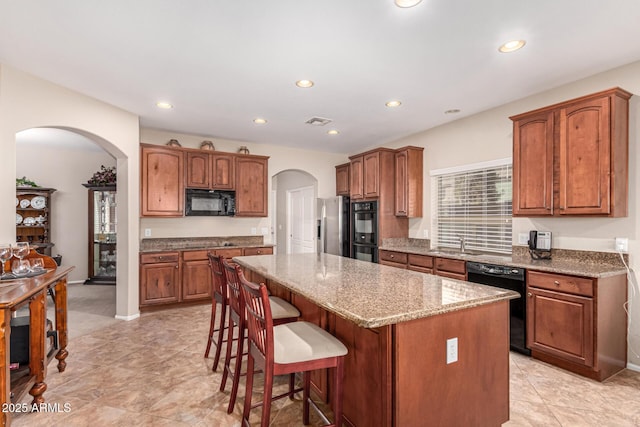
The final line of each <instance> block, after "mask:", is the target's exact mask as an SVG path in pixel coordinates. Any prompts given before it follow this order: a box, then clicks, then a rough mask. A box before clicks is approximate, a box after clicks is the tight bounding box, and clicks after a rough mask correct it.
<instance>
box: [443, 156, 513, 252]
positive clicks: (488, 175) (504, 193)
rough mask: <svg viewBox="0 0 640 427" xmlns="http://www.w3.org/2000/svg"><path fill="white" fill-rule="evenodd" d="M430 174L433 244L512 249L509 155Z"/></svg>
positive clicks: (455, 246) (495, 249)
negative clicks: (505, 157)
mask: <svg viewBox="0 0 640 427" xmlns="http://www.w3.org/2000/svg"><path fill="white" fill-rule="evenodd" d="M431 176H432V179H431V185H432V189H431V194H432V204H431V206H432V209H433V213H432V218H433V226H432V230H434V235H433V240H434V241H435V242H434V243H435V246H438V247H450V248H458V247H460V238H464V241H465V247H466V248H467V249H475V250H481V251H486V252H497V253H511V242H512V240H511V176H512V167H511V159H503V160H497V161H493V162H486V163H481V164H474V165H469V166H466V167H464V168H450V169H441V170H437V171H432V172H431Z"/></svg>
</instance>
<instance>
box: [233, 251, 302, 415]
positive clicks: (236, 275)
mask: <svg viewBox="0 0 640 427" xmlns="http://www.w3.org/2000/svg"><path fill="white" fill-rule="evenodd" d="M222 265H223V266H224V272H225V276H226V278H227V290H228V291H229V325H228V331H229V332H228V333H229V339H228V342H227V353H226V359H225V361H224V370H223V372H222V381H221V382H220V391H224V389H225V386H226V384H227V377H228V376H231V380H232V385H231V395H230V396H229V407H228V408H227V412H228V413H229V414H230V413H232V412H233V407H234V406H235V404H236V397H237V395H238V384H239V383H240V375H241V372H242V359H243V356H244V355H246V354H247V353H243V351H244V339H245V337H246V335H245V329H246V327H247V324H246V317H245V316H246V311H245V305H244V300H243V298H242V293H241V291H240V280H241V279H244V276H243V274H242V270H241V269H240V266H238V265H236V264H234V263H230V262H228V261H227V260H226V259H223V260H222ZM268 299H269V300H270V302H271V306H272V307H273V319H274V320H273V321H274V322H277V323H287V322H295V321H296V320H298V317H300V311H298V309H297V308H296V307H294V306H293V305H291V304H289V303H288V302H286V301H285V300H283V299H282V298H278V297H268ZM235 327H237V328H238V335H237V336H235V334H234V332H233V331H234V329H235ZM234 342H236V343H237V344H236V351H235V354H232V347H233V343H234ZM231 359H235V365H234V368H233V369H232V368H231ZM293 381H294V379H293V377H291V379H290V381H289V382H290V388H291V389H293Z"/></svg>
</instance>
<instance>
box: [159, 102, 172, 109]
mask: <svg viewBox="0 0 640 427" xmlns="http://www.w3.org/2000/svg"><path fill="white" fill-rule="evenodd" d="M156 106H157V107H158V108H164V109H170V108H173V105H171V104H170V103H168V102H165V101H159V102H157V103H156Z"/></svg>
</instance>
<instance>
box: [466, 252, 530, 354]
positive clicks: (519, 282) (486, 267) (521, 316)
mask: <svg viewBox="0 0 640 427" xmlns="http://www.w3.org/2000/svg"><path fill="white" fill-rule="evenodd" d="M467 280H468V281H469V282H473V283H480V284H482V285H489V286H495V287H496V288H502V289H508V290H510V291H515V292H517V293H519V294H520V298H516V299H512V300H509V308H510V310H509V312H510V316H509V318H510V322H509V326H510V328H509V330H510V334H511V350H513V351H517V352H518V353H522V354H526V355H528V356H530V355H531V350H529V349H528V348H527V345H526V344H527V341H526V338H527V299H526V298H525V295H526V284H525V269H524V268H517V267H506V266H503V265H493V264H484V263H481V262H473V261H467Z"/></svg>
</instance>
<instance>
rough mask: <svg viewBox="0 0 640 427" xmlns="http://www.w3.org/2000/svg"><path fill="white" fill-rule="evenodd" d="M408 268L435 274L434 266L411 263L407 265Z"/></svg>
mask: <svg viewBox="0 0 640 427" xmlns="http://www.w3.org/2000/svg"><path fill="white" fill-rule="evenodd" d="M407 270H411V271H419V272H420V273H427V274H433V268H427V267H419V266H417V265H412V264H409V265H408V266H407Z"/></svg>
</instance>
